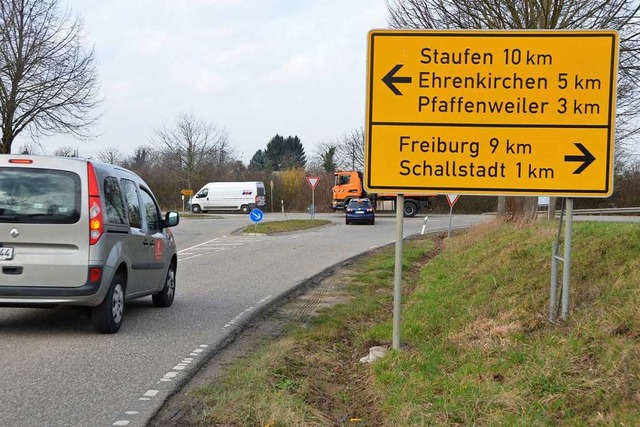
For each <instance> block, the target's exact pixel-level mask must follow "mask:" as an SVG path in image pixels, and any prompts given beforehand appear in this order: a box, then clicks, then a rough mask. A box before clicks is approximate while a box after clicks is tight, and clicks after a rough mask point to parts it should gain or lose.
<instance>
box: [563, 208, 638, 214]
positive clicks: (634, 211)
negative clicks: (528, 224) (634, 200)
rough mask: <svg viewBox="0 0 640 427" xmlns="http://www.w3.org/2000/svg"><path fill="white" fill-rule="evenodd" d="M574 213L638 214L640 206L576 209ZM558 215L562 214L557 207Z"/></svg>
mask: <svg viewBox="0 0 640 427" xmlns="http://www.w3.org/2000/svg"><path fill="white" fill-rule="evenodd" d="M573 213H574V214H576V215H580V214H591V215H625V214H637V213H640V207H638V208H602V209H574V210H573ZM556 215H560V209H556Z"/></svg>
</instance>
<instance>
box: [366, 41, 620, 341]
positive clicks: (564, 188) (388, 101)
mask: <svg viewBox="0 0 640 427" xmlns="http://www.w3.org/2000/svg"><path fill="white" fill-rule="evenodd" d="M367 58H368V62H367V105H366V127H365V131H366V133H365V178H366V179H365V183H364V185H365V189H366V190H367V191H368V192H372V193H376V192H392V193H393V192H395V193H398V194H399V195H398V203H399V202H400V200H401V199H403V197H402V194H404V193H407V192H425V193H431V194H433V193H441V194H447V193H455V194H478V195H489V194H494V195H535V196H537V195H545V196H559V197H569V198H572V197H608V196H610V195H611V194H612V192H613V160H614V156H613V148H614V147H613V142H614V123H615V99H616V98H615V96H616V76H617V67H618V33H617V32H616V31H609V30H596V31H583V30H576V31H567V30H562V31H526V30H509V31H442V30H430V31H412V30H372V31H370V32H369V38H368V54H367ZM451 208H453V206H452V205H451ZM397 210H399V209H397ZM402 220H403V219H402V216H401V215H397V221H398V228H399V229H402ZM570 221H571V218H570V215H568V216H567V223H568V225H569V227H568V228H569V229H570ZM398 239H399V240H402V235H400V236H399V237H398ZM566 244H568V245H569V246H570V245H571V238H570V236H568V237H567V238H566V239H565V245H566ZM398 248H400V251H401V248H402V246H401V244H399V243H398V242H396V276H398V270H399V269H400V271H401V266H400V267H399V266H398V265H397V264H398V263H399V262H401V254H400V255H398ZM398 258H400V261H399V260H398ZM570 260H571V253H570V249H569V250H567V248H566V247H565V259H564V263H565V267H564V268H565V270H564V272H565V273H566V274H563V282H564V284H563V293H566V294H567V295H566V298H568V293H569V287H568V282H569V271H570ZM400 276H401V275H400ZM397 280H399V279H397ZM398 286H399V287H400V295H401V286H402V285H401V283H400V284H399V285H398ZM397 294H398V289H395V291H394V298H396V297H397V298H398V299H399V296H398V295H397ZM564 297H565V295H564V294H563V298H564ZM399 304H400V302H399V301H397V303H396V302H394V333H393V347H394V348H399V346H400V338H399V327H400V325H399V316H400V313H399ZM562 304H563V310H564V309H565V305H566V306H567V307H568V299H567V300H566V301H565V300H564V299H563V301H562ZM396 305H397V306H398V312H396ZM396 316H398V319H396ZM396 326H397V328H398V329H397V330H396Z"/></svg>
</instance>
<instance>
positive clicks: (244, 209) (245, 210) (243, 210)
mask: <svg viewBox="0 0 640 427" xmlns="http://www.w3.org/2000/svg"><path fill="white" fill-rule="evenodd" d="M250 211H251V209H249V206H247V205H242V206H241V207H240V212H242V213H243V214H248V213H249V212H250Z"/></svg>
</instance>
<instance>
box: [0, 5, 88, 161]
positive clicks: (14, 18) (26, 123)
mask: <svg viewBox="0 0 640 427" xmlns="http://www.w3.org/2000/svg"><path fill="white" fill-rule="evenodd" d="M82 31H83V26H82V23H81V21H80V20H79V18H72V17H71V15H70V13H69V12H68V11H67V12H62V13H61V12H60V11H59V8H58V0H0V120H1V122H2V123H1V125H2V149H1V151H0V152H1V153H4V154H8V153H10V152H11V145H12V143H13V140H14V139H15V138H16V136H17V135H18V134H20V133H21V132H22V131H24V130H25V129H27V130H28V131H29V132H30V134H31V136H32V137H33V138H34V139H37V138H38V136H40V135H52V134H56V133H69V134H72V135H73V136H75V137H78V138H86V137H89V136H90V135H89V134H88V133H87V131H88V128H89V127H90V125H92V124H93V123H94V122H95V121H96V119H97V116H96V115H92V112H93V111H94V109H95V108H96V107H97V105H98V104H99V103H100V100H99V99H98V85H97V71H96V69H95V61H94V56H93V49H92V48H90V47H88V46H86V42H85V40H84V38H83V33H82Z"/></svg>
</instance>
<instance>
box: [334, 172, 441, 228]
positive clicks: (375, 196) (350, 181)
mask: <svg viewBox="0 0 640 427" xmlns="http://www.w3.org/2000/svg"><path fill="white" fill-rule="evenodd" d="M333 176H334V185H333V187H332V188H331V191H332V192H333V195H332V197H331V209H333V210H334V211H336V210H339V209H344V207H345V206H346V205H347V204H348V203H349V201H350V200H351V199H356V198H361V197H367V198H369V199H371V201H372V202H373V204H374V206H375V204H376V202H377V201H379V200H393V201H394V202H395V200H396V195H395V194H384V193H367V192H366V191H365V189H364V185H363V183H364V181H363V178H364V177H363V175H362V172H358V171H338V172H335V173H334V174H333ZM432 197H434V195H429V194H405V195H404V208H403V211H404V216H407V217H412V216H416V214H417V213H418V211H419V210H420V208H427V209H429V208H430V207H431V200H430V199H431V198H432Z"/></svg>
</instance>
